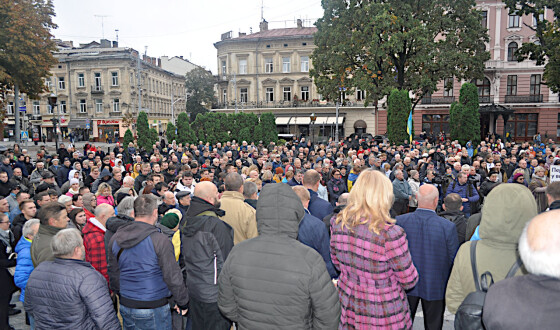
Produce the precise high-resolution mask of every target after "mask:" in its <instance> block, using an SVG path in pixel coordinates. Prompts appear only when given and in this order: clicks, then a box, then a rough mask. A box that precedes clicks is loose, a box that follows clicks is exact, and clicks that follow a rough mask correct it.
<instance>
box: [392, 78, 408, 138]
mask: <svg viewBox="0 0 560 330" xmlns="http://www.w3.org/2000/svg"><path fill="white" fill-rule="evenodd" d="M411 109H412V103H411V100H410V97H409V96H408V91H407V90H398V89H393V90H392V91H391V94H390V95H389V98H388V99H387V137H388V138H389V141H391V143H403V142H404V140H408V139H409V135H408V133H407V132H406V127H407V122H408V116H409V114H410V110H411Z"/></svg>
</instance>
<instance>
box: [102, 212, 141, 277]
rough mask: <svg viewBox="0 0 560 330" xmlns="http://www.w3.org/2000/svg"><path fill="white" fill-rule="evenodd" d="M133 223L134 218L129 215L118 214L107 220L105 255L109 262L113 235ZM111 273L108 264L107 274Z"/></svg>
mask: <svg viewBox="0 0 560 330" xmlns="http://www.w3.org/2000/svg"><path fill="white" fill-rule="evenodd" d="M131 222H134V218H132V217H129V216H128V215H124V214H117V215H116V216H114V217H111V218H109V219H107V223H106V224H105V228H106V229H107V230H106V231H105V238H104V240H105V254H106V256H107V260H109V251H110V246H109V243H110V242H111V238H112V237H113V235H114V234H115V233H116V232H117V230H119V228H120V227H122V226H124V225H127V224H129V223H131ZM108 271H109V264H107V272H108Z"/></svg>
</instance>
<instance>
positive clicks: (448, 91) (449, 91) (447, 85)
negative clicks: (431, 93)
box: [443, 77, 453, 96]
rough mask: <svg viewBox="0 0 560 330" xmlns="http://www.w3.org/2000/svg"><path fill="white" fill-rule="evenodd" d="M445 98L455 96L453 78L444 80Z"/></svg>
mask: <svg viewBox="0 0 560 330" xmlns="http://www.w3.org/2000/svg"><path fill="white" fill-rule="evenodd" d="M443 96H453V77H449V78H445V79H443Z"/></svg>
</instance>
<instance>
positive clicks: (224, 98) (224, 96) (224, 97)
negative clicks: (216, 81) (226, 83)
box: [222, 89, 227, 103]
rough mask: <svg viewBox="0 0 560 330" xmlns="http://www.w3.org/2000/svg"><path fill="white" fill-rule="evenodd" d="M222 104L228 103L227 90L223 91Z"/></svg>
mask: <svg viewBox="0 0 560 330" xmlns="http://www.w3.org/2000/svg"><path fill="white" fill-rule="evenodd" d="M222 102H223V103H227V89H222Z"/></svg>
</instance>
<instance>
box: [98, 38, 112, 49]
mask: <svg viewBox="0 0 560 330" xmlns="http://www.w3.org/2000/svg"><path fill="white" fill-rule="evenodd" d="M100 46H101V48H111V42H110V41H109V40H107V39H101V45H100Z"/></svg>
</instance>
